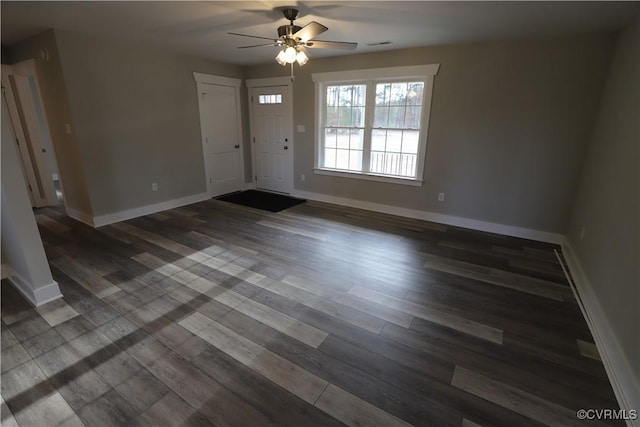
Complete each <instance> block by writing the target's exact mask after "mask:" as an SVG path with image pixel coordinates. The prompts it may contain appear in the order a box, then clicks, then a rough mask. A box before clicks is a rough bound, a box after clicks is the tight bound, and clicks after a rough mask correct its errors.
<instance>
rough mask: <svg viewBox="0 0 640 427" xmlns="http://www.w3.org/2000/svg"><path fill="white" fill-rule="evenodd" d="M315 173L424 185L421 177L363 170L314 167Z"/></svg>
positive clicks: (413, 185) (415, 185)
mask: <svg viewBox="0 0 640 427" xmlns="http://www.w3.org/2000/svg"><path fill="white" fill-rule="evenodd" d="M313 173H315V174H316V175H328V176H339V177H341V178H355V179H363V180H365V181H377V182H387V183H390V184H400V185H410V186H412V187H422V183H423V181H422V180H421V179H411V178H396V177H390V176H384V175H376V174H373V173H361V172H349V171H338V170H333V169H318V168H315V169H313Z"/></svg>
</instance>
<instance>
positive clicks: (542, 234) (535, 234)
mask: <svg viewBox="0 0 640 427" xmlns="http://www.w3.org/2000/svg"><path fill="white" fill-rule="evenodd" d="M291 195H292V196H294V197H300V198H302V199H308V200H315V201H318V202H324V203H332V204H336V205H342V206H348V207H351V208H357V209H364V210H368V211H374V212H380V213H385V214H390V215H397V216H403V217H406V218H413V219H421V220H424V221H431V222H437V223H439V224H446V225H452V226H456V227H462V228H470V229H473V230H479V231H486V232H488V233H495V234H502V235H506V236H513V237H520V238H523V239H532V240H538V241H542V242H549V243H555V244H561V243H562V242H564V236H563V235H561V234H556V233H550V232H548V231H539V230H532V229H529V228H522V227H513V226H510V225H503V224H497V223H493V222H487V221H479V220H475V219H470V218H462V217H457V216H452V215H445V214H439V213H435V212H428V211H421V210H417V209H407V208H401V207H397V206H391V205H385V204H382V203H373V202H365V201H362V200H353V199H348V198H346V197H337V196H331V195H328V194H320V193H311V192H307V191H299V190H294V191H293V193H291Z"/></svg>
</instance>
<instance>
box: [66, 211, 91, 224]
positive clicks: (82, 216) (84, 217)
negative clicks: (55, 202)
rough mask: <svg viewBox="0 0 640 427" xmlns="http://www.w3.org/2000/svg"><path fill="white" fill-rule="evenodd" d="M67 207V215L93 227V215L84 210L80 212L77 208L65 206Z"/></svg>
mask: <svg viewBox="0 0 640 427" xmlns="http://www.w3.org/2000/svg"><path fill="white" fill-rule="evenodd" d="M66 209H67V215H69V216H70V217H71V218H73V219H75V220H77V221H80V222H82V223H84V224H87V225H88V226H89V227H93V226H94V225H93V217H92V216H91V215H89V214H86V213H84V212H80V211H79V210H77V209H74V208H70V207H68V206H67V207H66Z"/></svg>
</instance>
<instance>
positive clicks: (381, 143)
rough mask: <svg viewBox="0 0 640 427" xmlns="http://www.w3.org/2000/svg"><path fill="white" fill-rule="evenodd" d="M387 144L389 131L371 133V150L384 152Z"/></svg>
mask: <svg viewBox="0 0 640 427" xmlns="http://www.w3.org/2000/svg"><path fill="white" fill-rule="evenodd" d="M386 143H387V131H386V130H377V129H374V130H373V132H372V133H371V150H372V151H384V149H385V147H386Z"/></svg>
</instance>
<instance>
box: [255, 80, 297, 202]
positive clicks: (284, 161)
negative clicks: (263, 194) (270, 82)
mask: <svg viewBox="0 0 640 427" xmlns="http://www.w3.org/2000/svg"><path fill="white" fill-rule="evenodd" d="M250 97H251V124H252V126H251V128H252V133H253V135H252V138H253V142H254V144H253V154H254V167H255V174H254V175H255V179H256V188H259V189H263V190H270V191H277V192H280V193H286V194H289V193H291V191H292V190H293V129H292V128H293V102H292V99H291V87H290V86H268V87H253V88H251V92H250Z"/></svg>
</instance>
